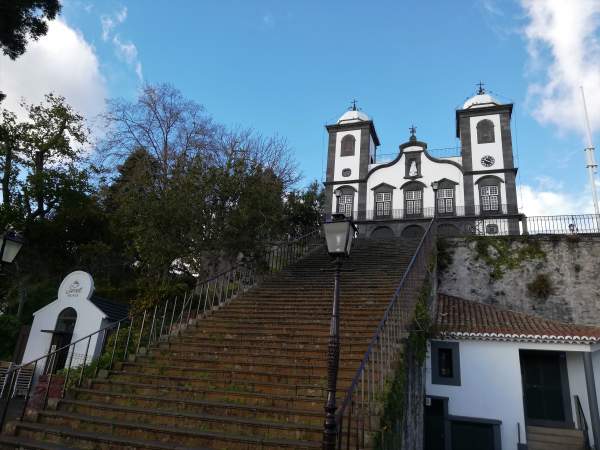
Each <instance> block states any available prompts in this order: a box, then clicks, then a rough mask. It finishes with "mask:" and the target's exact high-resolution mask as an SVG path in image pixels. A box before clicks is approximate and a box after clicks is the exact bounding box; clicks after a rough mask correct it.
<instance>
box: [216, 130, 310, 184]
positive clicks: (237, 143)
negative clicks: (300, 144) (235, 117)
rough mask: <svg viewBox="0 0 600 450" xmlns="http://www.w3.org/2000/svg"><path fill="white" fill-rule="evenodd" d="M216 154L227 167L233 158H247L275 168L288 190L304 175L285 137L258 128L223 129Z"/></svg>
mask: <svg viewBox="0 0 600 450" xmlns="http://www.w3.org/2000/svg"><path fill="white" fill-rule="evenodd" d="M216 145H217V147H218V151H217V152H216V154H217V155H218V157H219V162H220V163H221V165H222V166H223V165H224V164H225V162H226V161H227V160H230V159H237V158H240V159H245V160H248V161H252V162H253V163H255V164H258V165H260V166H262V167H263V168H265V169H271V170H272V171H273V173H274V174H275V175H276V176H277V177H279V179H280V180H281V182H282V183H283V187H284V189H288V188H290V187H291V186H292V185H294V184H295V183H297V182H298V181H299V180H300V178H301V175H300V173H299V171H298V164H297V163H296V161H295V160H294V158H293V156H292V153H291V150H290V147H289V146H288V144H287V141H286V140H285V138H282V137H280V136H277V135H276V136H272V137H265V136H263V135H261V134H259V133H257V132H256V131H254V130H251V129H248V128H246V129H244V128H238V129H235V130H232V131H228V130H225V129H224V128H221V129H220V130H219V133H218V135H217V144H216Z"/></svg>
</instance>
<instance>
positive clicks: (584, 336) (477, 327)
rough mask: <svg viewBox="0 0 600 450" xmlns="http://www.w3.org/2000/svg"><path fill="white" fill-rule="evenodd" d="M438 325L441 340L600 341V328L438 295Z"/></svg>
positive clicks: (578, 342)
mask: <svg viewBox="0 0 600 450" xmlns="http://www.w3.org/2000/svg"><path fill="white" fill-rule="evenodd" d="M436 325H437V331H438V333H439V335H440V337H449V338H455V339H483V340H504V341H527V342H556V343H574V344H588V343H594V342H598V341H600V328H599V327H592V326H585V325H573V324H567V323H562V322H558V321H554V320H547V319H542V318H539V317H535V316H532V315H529V314H524V313H519V312H515V311H510V310H507V309H502V308H499V307H497V306H491V305H486V304H483V303H478V302H475V301H471V300H465V299H462V298H458V297H451V296H448V295H439V296H438V304H437V312H436Z"/></svg>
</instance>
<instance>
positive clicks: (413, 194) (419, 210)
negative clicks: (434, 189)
mask: <svg viewBox="0 0 600 450" xmlns="http://www.w3.org/2000/svg"><path fill="white" fill-rule="evenodd" d="M404 204H405V208H406V215H407V216H420V215H421V214H423V190H422V189H417V190H412V191H404Z"/></svg>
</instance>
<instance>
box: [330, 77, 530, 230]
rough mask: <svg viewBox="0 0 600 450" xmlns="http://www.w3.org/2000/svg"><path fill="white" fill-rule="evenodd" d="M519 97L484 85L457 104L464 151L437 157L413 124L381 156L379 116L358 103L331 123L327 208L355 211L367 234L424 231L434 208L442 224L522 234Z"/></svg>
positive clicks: (444, 227) (352, 214) (449, 227)
mask: <svg viewBox="0 0 600 450" xmlns="http://www.w3.org/2000/svg"><path fill="white" fill-rule="evenodd" d="M512 109H513V105H512V104H502V103H499V102H497V101H496V100H495V99H494V98H493V97H492V96H490V95H489V94H487V93H486V92H485V91H484V89H483V88H482V87H480V89H479V92H478V93H477V95H475V96H474V97H472V98H469V99H468V100H467V101H466V102H465V103H464V105H463V107H462V109H458V110H457V111H456V136H457V137H458V138H459V139H460V144H461V145H460V155H458V156H451V157H434V156H432V155H431V154H430V153H429V152H428V151H427V144H426V143H425V142H423V141H421V140H419V139H417V136H416V130H415V128H414V127H412V128H411V135H410V137H409V140H408V142H405V143H403V144H400V146H399V151H398V154H397V156H396V157H395V158H394V159H393V160H392V161H389V162H385V163H378V161H377V149H378V147H379V138H378V137H377V132H376V130H375V124H374V122H373V121H372V120H371V119H370V118H369V117H368V116H367V115H366V114H365V113H364V112H363V111H360V110H358V109H357V108H356V105H354V106H353V107H352V108H351V109H350V110H349V111H347V112H346V113H344V114H343V115H342V116H341V117H340V118H339V120H338V121H337V123H335V124H332V125H327V126H326V128H327V131H328V133H329V144H328V154H327V173H326V181H325V190H326V212H327V213H328V214H333V213H343V214H345V215H346V216H349V217H352V218H353V220H354V221H355V222H356V224H357V225H358V227H359V230H360V232H361V234H363V236H367V237H371V238H375V237H392V236H405V237H406V236H418V235H420V234H421V233H423V231H424V228H423V227H424V225H425V224H426V222H428V221H430V220H431V218H432V217H433V216H434V215H435V216H436V217H437V218H438V219H439V220H438V222H439V228H438V230H439V232H440V233H442V234H446V235H453V234H466V233H468V234H486V235H495V234H508V233H510V234H515V233H518V232H520V231H527V230H522V229H520V227H522V225H521V215H520V214H519V212H518V206H517V191H516V184H515V179H516V174H517V168H516V167H515V165H514V159H513V150H512V137H511V129H510V119H511V114H512Z"/></svg>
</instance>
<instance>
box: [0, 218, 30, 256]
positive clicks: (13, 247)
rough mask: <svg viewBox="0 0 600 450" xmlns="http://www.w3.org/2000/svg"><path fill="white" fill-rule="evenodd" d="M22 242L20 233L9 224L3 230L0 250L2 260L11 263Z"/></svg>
mask: <svg viewBox="0 0 600 450" xmlns="http://www.w3.org/2000/svg"><path fill="white" fill-rule="evenodd" d="M24 243H25V239H24V238H23V236H22V235H21V233H18V232H17V231H15V229H14V228H12V227H10V226H9V227H8V228H7V229H6V231H5V232H4V236H2V249H1V250H0V255H2V262H3V263H9V264H10V263H12V262H13V260H14V259H15V257H16V256H17V254H18V253H19V251H20V250H21V247H22V246H23V244H24Z"/></svg>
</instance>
